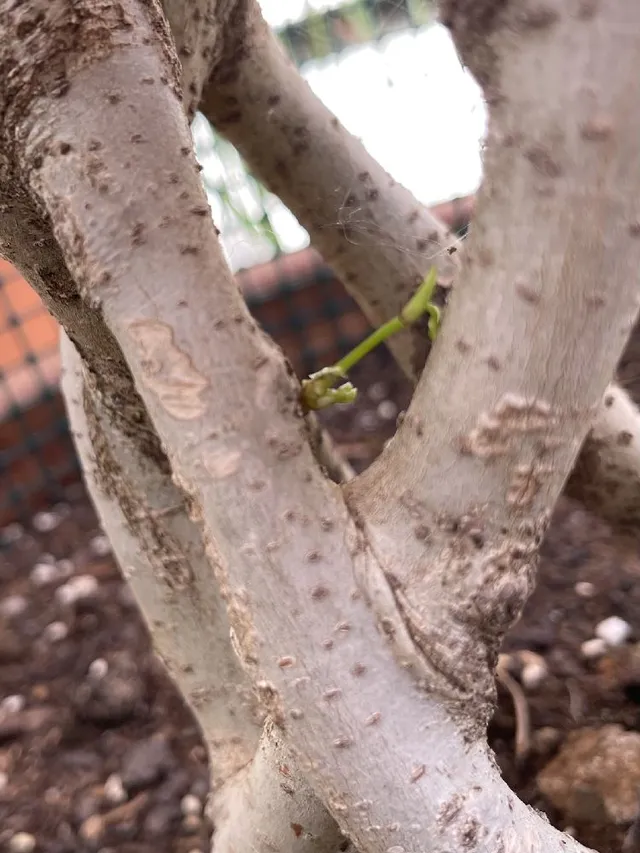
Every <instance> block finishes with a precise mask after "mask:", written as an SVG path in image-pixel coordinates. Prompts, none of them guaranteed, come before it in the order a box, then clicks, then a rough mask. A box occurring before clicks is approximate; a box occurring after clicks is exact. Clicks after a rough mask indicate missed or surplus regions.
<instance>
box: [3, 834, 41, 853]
mask: <svg viewBox="0 0 640 853" xmlns="http://www.w3.org/2000/svg"><path fill="white" fill-rule="evenodd" d="M35 849H36V839H35V836H34V835H31V833H30V832H16V834H15V835H12V836H11V838H10V839H9V850H10V851H11V853H32V851H33V850H35Z"/></svg>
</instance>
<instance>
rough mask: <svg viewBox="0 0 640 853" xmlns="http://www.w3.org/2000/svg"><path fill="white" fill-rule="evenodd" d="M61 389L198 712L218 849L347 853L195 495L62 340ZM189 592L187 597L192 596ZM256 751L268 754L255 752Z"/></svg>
mask: <svg viewBox="0 0 640 853" xmlns="http://www.w3.org/2000/svg"><path fill="white" fill-rule="evenodd" d="M61 355H62V366H63V375H62V391H63V394H64V397H65V402H66V406H67V413H68V416H69V423H70V426H71V430H72V434H73V438H74V443H75V446H76V449H77V451H78V456H79V458H80V461H81V463H82V468H83V473H84V478H85V482H86V484H87V488H88V490H89V493H90V495H91V498H92V500H93V503H94V505H95V507H96V510H97V512H98V515H99V517H100V520H101V522H102V525H103V529H104V530H105V531H107V532H108V534H109V538H110V540H111V542H112V543H113V547H114V552H115V555H116V558H117V560H118V563H119V565H120V567H121V568H122V571H123V573H124V575H125V577H126V578H127V580H128V582H129V584H130V585H131V588H132V590H133V592H134V593H135V596H136V599H137V600H138V601H139V602H141V603H142V605H143V607H142V613H143V616H144V618H145V620H146V622H147V625H148V627H149V631H150V633H151V636H152V638H153V643H154V650H155V652H156V654H157V655H159V657H160V659H161V660H162V662H163V663H164V665H165V666H166V668H167V671H168V673H169V674H170V676H171V677H172V679H173V681H174V682H175V684H176V685H177V687H178V689H179V690H180V692H181V694H182V695H183V696H184V698H185V699H186V701H187V702H188V703H189V705H190V706H191V709H192V711H193V713H194V716H195V718H196V720H197V721H198V724H199V726H200V729H201V731H202V733H203V736H204V739H205V741H206V744H207V748H208V753H209V760H210V767H211V796H210V799H209V805H208V809H207V810H208V813H209V815H210V817H211V819H212V822H213V825H214V830H215V831H214V845H215V850H216V851H217V853H224V851H231V850H234V849H245V850H253V851H256V853H270V851H273V849H274V845H275V846H276V847H277V848H278V849H284V847H283V846H282V845H283V844H285V842H286V846H287V849H289V850H291V851H292V853H336V851H337V850H338V848H339V846H340V842H341V836H340V833H339V831H338V829H337V825H336V823H335V821H334V820H333V818H331V817H330V815H329V814H328V812H327V811H326V809H325V808H324V807H323V806H322V805H321V803H320V802H319V801H318V800H317V798H316V797H315V795H314V794H313V793H312V791H311V790H310V788H309V786H308V785H307V783H306V781H305V780H304V779H303V778H302V777H301V776H300V774H299V772H298V771H297V770H296V768H295V765H294V762H293V760H292V759H291V757H290V756H288V754H287V752H286V749H285V747H284V746H283V745H282V744H281V737H280V736H279V735H278V733H277V732H275V731H274V730H273V726H271V725H269V726H267V730H266V731H265V732H264V734H263V736H262V738H261V741H260V744H258V738H259V735H260V731H261V728H262V723H263V721H264V716H265V715H264V712H263V711H262V709H261V708H260V707H259V705H258V704H257V702H256V698H255V695H254V691H253V688H252V686H251V685H250V683H249V681H248V679H247V677H246V675H245V673H244V672H243V671H242V669H241V668H240V666H239V663H238V659H237V656H236V654H235V652H234V651H233V649H232V645H231V641H230V632H229V620H228V617H227V612H226V608H225V606H224V603H223V602H222V600H221V598H220V595H219V592H218V585H217V582H216V580H215V578H214V577H213V576H212V573H211V568H210V565H209V563H208V561H207V558H206V556H205V553H204V550H203V546H202V535H201V532H200V530H199V529H198V528H197V527H196V525H195V524H194V523H193V522H192V521H191V520H190V519H189V517H188V512H187V507H186V503H185V496H184V494H183V493H182V492H180V491H179V490H178V489H177V487H176V486H175V485H174V484H173V483H172V482H171V479H170V477H169V476H167V474H166V473H165V472H164V471H162V470H160V469H158V467H157V466H154V465H153V463H152V462H151V461H150V460H149V458H148V457H145V456H143V455H141V453H140V451H139V449H138V448H137V447H136V445H135V443H134V442H132V441H131V439H130V438H128V437H127V436H124V435H122V433H120V432H119V430H118V428H117V425H116V424H114V422H113V420H112V419H111V418H110V416H109V414H108V412H107V411H106V410H105V407H104V405H103V401H102V399H101V395H100V393H99V392H98V391H96V389H95V387H93V386H94V384H95V383H94V382H93V381H92V377H91V374H90V373H89V372H88V371H86V369H85V370H84V371H83V369H82V363H81V360H80V357H79V356H78V354H77V352H76V350H75V348H74V347H73V344H72V343H71V342H70V341H69V339H68V338H67V336H66V335H65V334H64V332H63V333H62V338H61ZM187 591H188V593H189V594H188V595H187V594H185V592H187ZM256 750H257V751H256Z"/></svg>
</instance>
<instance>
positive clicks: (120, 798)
mask: <svg viewBox="0 0 640 853" xmlns="http://www.w3.org/2000/svg"><path fill="white" fill-rule="evenodd" d="M104 796H105V799H107V800H108V801H109V802H110V803H113V805H114V806H118V805H120V803H124V801H125V800H126V799H127V792H126V791H125V788H124V785H123V784H122V779H121V778H120V777H119V776H118V774H117V773H112V774H111V776H109V777H108V778H107V781H106V782H105V783H104Z"/></svg>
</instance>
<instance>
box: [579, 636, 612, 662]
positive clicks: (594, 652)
mask: <svg viewBox="0 0 640 853" xmlns="http://www.w3.org/2000/svg"><path fill="white" fill-rule="evenodd" d="M580 651H581V652H582V657H583V658H586V659H587V660H595V658H601V657H602V655H603V654H605V652H606V651H607V644H606V643H605V641H604V640H603V639H602V638H601V637H593V638H592V639H591V640H585V641H584V643H583V644H582V645H581V646H580Z"/></svg>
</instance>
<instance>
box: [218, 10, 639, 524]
mask: <svg viewBox="0 0 640 853" xmlns="http://www.w3.org/2000/svg"><path fill="white" fill-rule="evenodd" d="M242 5H243V6H244V4H242ZM244 8H245V10H246V11H245V13H244V14H245V16H246V23H245V25H244V29H243V44H244V48H243V50H242V51H239V52H238V54H237V63H236V66H235V69H234V73H233V74H228V75H224V76H223V79H222V80H221V79H220V75H216V72H215V68H214V70H213V72H212V76H211V78H210V80H209V82H208V84H207V85H205V87H204V91H203V99H202V104H201V109H202V111H203V113H204V114H205V115H206V116H207V118H209V120H210V121H211V122H212V123H213V124H214V125H215V127H216V129H217V130H219V131H221V132H222V133H224V135H225V136H227V138H228V139H230V140H231V141H232V142H233V143H234V145H235V146H236V147H237V148H238V150H239V151H240V152H241V154H242V155H243V156H244V158H245V159H246V161H247V162H248V164H249V166H250V167H251V169H252V171H253V173H254V174H255V175H256V176H257V177H259V178H260V179H261V180H262V181H263V182H264V183H265V185H266V186H268V188H269V189H270V190H271V191H272V192H274V193H275V194H277V195H278V196H279V197H280V198H281V199H282V200H283V202H284V203H285V204H287V205H288V207H289V208H290V209H291V210H292V211H293V213H294V214H295V215H296V217H297V218H298V220H299V221H300V222H301V224H302V225H303V226H304V227H305V228H306V229H307V230H308V231H309V233H310V235H311V240H312V243H313V244H314V245H315V246H316V247H317V248H318V249H319V250H320V252H321V253H322V255H323V257H324V258H325V260H326V261H327V262H328V263H329V264H330V265H331V266H332V267H333V269H334V270H335V271H336V272H337V273H338V275H339V276H340V278H341V279H342V281H343V282H344V284H345V286H346V288H347V289H348V290H349V292H350V293H351V295H352V296H353V297H354V298H355V299H356V301H357V302H358V304H359V305H360V307H361V308H362V310H363V312H364V314H365V315H366V316H367V318H368V319H369V321H370V322H371V323H372V325H374V326H377V325H380V324H381V323H382V322H384V321H386V320H388V319H389V318H390V317H393V316H395V315H396V314H397V312H398V309H399V307H401V306H402V305H403V304H405V303H406V302H407V301H408V299H409V298H410V296H411V294H412V292H413V291H414V289H415V287H416V284H417V283H418V282H419V281H420V280H421V279H422V277H423V276H424V275H425V273H426V271H427V270H428V268H429V266H430V265H431V264H432V263H437V264H438V266H439V273H440V278H439V280H440V283H441V284H444V285H445V286H446V287H447V288H448V287H449V286H450V285H451V284H453V283H454V277H455V276H456V274H457V271H458V268H459V267H458V261H459V260H461V259H462V252H458V254H457V255H455V256H454V257H453V258H452V257H451V256H450V255H449V252H448V250H450V248H451V247H453V246H457V247H458V248H461V247H462V246H461V244H460V243H459V241H456V240H455V238H454V237H452V236H451V235H450V234H448V233H447V231H446V229H445V228H443V226H442V225H441V224H440V223H439V221H438V220H437V218H436V217H435V216H434V215H433V213H432V212H431V211H430V210H429V209H427V208H425V207H424V206H422V205H420V204H419V203H418V202H417V201H416V199H415V198H414V197H413V196H412V195H411V193H410V192H408V190H406V189H405V188H404V187H402V186H400V185H399V184H397V183H396V182H394V181H393V180H392V179H391V178H390V177H389V176H388V175H387V174H386V173H385V172H384V171H383V170H382V169H381V167H380V166H379V165H378V164H377V163H376V162H375V161H374V159H373V158H372V157H371V156H370V155H369V154H368V152H367V151H366V149H365V148H364V146H363V145H362V143H361V142H360V141H359V140H357V139H355V138H354V137H353V136H352V135H351V134H349V133H348V132H347V131H346V130H345V129H344V128H343V127H342V125H341V124H340V123H339V122H338V120H337V119H336V118H335V116H333V114H332V113H331V112H330V111H329V110H328V109H327V108H326V107H325V106H324V105H323V104H322V103H321V102H320V101H319V99H318V98H316V96H315V95H314V94H313V92H312V91H311V89H310V88H309V87H308V85H307V84H306V82H305V81H304V80H303V79H302V78H301V76H300V75H299V73H298V72H297V70H296V68H295V67H294V66H293V64H292V63H291V62H290V61H289V60H288V59H287V57H286V56H285V54H284V52H283V50H282V48H281V47H280V45H279V43H278V41H277V39H276V37H275V36H274V35H273V33H272V32H271V31H270V30H269V28H268V27H267V26H266V24H265V22H264V21H263V19H262V17H261V15H260V12H259V10H258V9H257V7H256V4H255V3H251V2H249V3H248V4H246V6H244ZM221 37H222V38H224V37H225V35H224V30H223V31H222V32H221ZM227 37H228V36H227ZM240 103H241V104H242V108H241V109H240V108H239V104H240ZM450 224H451V223H450ZM444 296H445V291H443V292H441V297H440V298H441V299H444ZM389 347H390V349H391V350H392V352H393V353H394V355H395V357H396V359H397V360H398V363H399V364H400V365H401V367H402V368H403V369H404V371H405V373H406V374H407V375H408V376H409V378H410V379H412V380H413V381H414V382H416V381H417V380H418V378H419V376H420V374H421V372H422V369H423V366H424V362H425V359H426V357H427V355H428V352H429V341H428V338H427V335H426V333H425V330H424V329H422V328H420V327H419V328H418V329H414V330H411V331H408V332H406V333H403V334H402V335H398V336H396V337H394V338H392V339H390V341H389ZM611 393H612V394H613V396H614V398H615V399H616V400H617V399H618V398H619V397H621V395H622V397H624V392H622V391H621V389H620V388H618V387H617V386H616V385H613V386H612V389H611ZM623 413H624V414H623ZM596 417H597V430H598V436H597V439H595V438H588V439H587V443H586V445H585V448H584V454H585V456H584V458H583V457H582V456H580V457H579V458H578V462H577V467H576V470H575V471H574V472H572V474H571V476H570V478H569V482H568V485H567V489H568V492H569V493H570V494H571V495H572V496H574V497H576V498H577V499H579V500H581V501H582V502H583V504H584V505H585V506H586V507H587V508H588V509H590V510H591V511H593V512H600V513H602V514H603V517H604V518H606V520H607V521H609V522H610V523H611V524H612V525H613V526H614V527H616V528H617V529H622V530H624V531H627V530H629V529H630V527H631V526H633V525H635V524H636V522H635V518H636V516H635V512H636V508H637V507H638V506H639V505H640V476H638V474H639V472H640V449H638V448H639V445H638V443H637V442H634V443H632V444H631V445H630V446H627V447H626V450H625V454H624V465H618V464H615V465H612V464H611V460H612V459H618V457H619V454H620V450H619V447H620V445H619V436H620V434H621V433H626V432H632V433H633V434H635V432H636V429H637V428H636V426H635V422H636V420H637V418H638V415H637V413H636V412H635V409H632V408H631V407H630V406H629V405H623V406H620V407H616V411H615V412H614V411H612V410H611V409H610V408H608V407H606V406H604V403H603V404H602V406H601V407H600V408H599V409H598V412H597V415H596ZM623 417H626V421H625V422H623V421H622V418H623ZM623 478H624V479H623ZM634 532H635V533H636V534H637V532H638V531H637V529H636V530H635V531H634Z"/></svg>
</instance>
